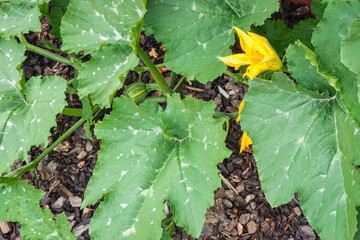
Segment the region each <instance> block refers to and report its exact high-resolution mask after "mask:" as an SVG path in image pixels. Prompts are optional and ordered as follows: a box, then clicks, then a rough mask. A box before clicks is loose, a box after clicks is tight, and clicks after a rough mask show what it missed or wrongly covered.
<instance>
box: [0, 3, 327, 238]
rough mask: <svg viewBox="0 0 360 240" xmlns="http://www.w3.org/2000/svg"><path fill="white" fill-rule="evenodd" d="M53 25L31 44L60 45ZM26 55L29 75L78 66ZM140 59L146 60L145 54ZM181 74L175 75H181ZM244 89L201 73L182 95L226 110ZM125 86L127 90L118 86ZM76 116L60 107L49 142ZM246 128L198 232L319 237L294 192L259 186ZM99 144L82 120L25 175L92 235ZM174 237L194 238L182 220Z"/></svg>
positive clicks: (289, 20) (301, 13) (293, 15)
mask: <svg viewBox="0 0 360 240" xmlns="http://www.w3.org/2000/svg"><path fill="white" fill-rule="evenodd" d="M308 17H310V13H309V9H308V8H307V7H304V6H301V5H293V4H292V3H290V2H289V1H281V8H280V11H279V12H278V13H275V14H273V16H272V18H273V19H282V20H283V21H284V22H285V23H286V24H287V25H288V26H290V27H292V26H293V25H294V24H296V23H297V22H298V21H300V20H302V19H306V18H308ZM50 28H51V26H50V24H49V22H48V21H47V20H46V19H45V18H42V32H41V33H30V34H28V35H26V37H27V39H28V41H29V42H30V43H32V44H36V45H41V39H46V40H48V41H49V42H51V43H53V44H54V45H55V47H57V48H60V46H61V41H60V40H58V39H55V38H54V37H53V36H51V35H50V34H49V31H50ZM140 44H141V45H142V47H143V49H144V50H145V51H146V52H147V53H149V55H150V57H151V58H152V60H153V61H154V62H155V63H156V64H158V63H161V62H162V61H163V57H164V53H165V49H164V48H162V46H161V43H159V42H156V40H155V39H154V37H152V36H150V37H146V36H144V35H143V36H142V37H141V40H140ZM239 50H240V46H239V45H238V43H236V44H235V46H234V48H233V51H235V52H236V51H239ZM26 56H27V59H26V60H25V61H24V63H23V65H22V69H23V70H24V73H25V77H26V79H29V78H30V77H32V76H49V75H57V76H61V77H63V78H65V79H67V80H70V79H72V78H73V77H74V74H75V70H74V69H73V68H72V67H69V66H67V65H65V64H62V63H58V62H54V61H52V60H50V59H47V58H46V57H42V56H40V55H37V54H35V53H31V52H27V53H26ZM140 66H143V64H142V63H141V62H140ZM160 70H161V71H162V74H163V75H164V77H165V79H166V80H168V79H169V77H170V73H171V72H170V70H168V69H167V68H162V69H160ZM138 77H139V76H138V74H137V73H135V72H130V73H129V75H128V77H127V79H126V82H125V84H124V88H126V86H127V85H128V84H130V83H131V82H133V81H135V80H136V79H137V78H138ZM180 77H181V76H176V80H175V83H176V82H177V81H179V79H180ZM141 78H142V80H143V81H145V82H153V79H152V76H151V75H150V73H149V72H145V73H143V74H142V76H141ZM220 89H221V90H220ZM246 91H247V86H245V85H243V84H241V83H234V82H233V81H232V78H230V77H228V76H226V75H223V76H221V77H219V78H217V79H215V80H214V81H212V82H209V83H207V84H205V85H204V84H200V83H198V82H196V81H195V82H193V83H192V84H191V85H189V83H188V82H187V81H184V82H183V83H182V84H181V85H180V87H179V89H178V92H180V93H181V95H182V96H183V97H185V96H187V95H192V96H193V97H194V98H197V99H202V100H204V101H210V100H213V101H214V102H215V104H216V105H217V107H216V110H218V111H222V112H237V111H238V106H239V104H240V102H241V101H242V99H243V98H244V95H245V93H246ZM121 92H122V90H121V91H119V94H120V93H121ZM223 92H226V93H227V94H224V93H223ZM67 101H68V104H69V105H68V107H72V108H80V107H81V102H80V101H79V100H78V98H77V97H76V96H75V95H68V96H67ZM104 113H105V111H104ZM104 113H103V114H102V116H103V115H104ZM100 115H101V114H100ZM100 117H101V116H100ZM77 120H78V118H76V117H69V116H65V115H61V114H59V115H58V116H57V126H56V127H54V128H53V129H51V133H52V135H51V137H50V138H49V141H50V143H49V145H50V144H51V143H52V142H53V141H55V140H56V139H57V138H58V137H59V136H60V135H61V134H63V133H64V132H65V131H66V130H67V129H68V128H70V127H71V126H72V125H73V124H74V123H75V122H76V121H77ZM241 136H242V131H241V127H240V125H239V123H236V122H232V123H231V126H230V130H229V134H228V136H227V139H226V145H227V147H228V148H229V149H230V150H231V151H232V152H233V153H232V154H231V156H230V157H229V158H228V159H225V160H224V161H223V162H222V163H219V164H218V168H219V176H220V177H221V179H222V183H223V186H222V187H221V188H219V189H217V190H216V191H215V199H214V206H213V207H211V208H210V209H208V212H207V214H206V222H205V225H204V228H203V232H202V234H201V236H200V238H199V239H207V240H210V239H212V240H216V239H234V240H235V239H240V240H245V239H260V240H261V239H264V240H265V239H309V240H310V239H320V238H319V237H318V236H317V234H316V232H315V231H313V230H312V228H311V227H310V226H309V224H308V222H307V220H306V218H305V217H304V215H303V213H302V211H301V209H300V206H299V201H298V200H297V198H296V196H294V199H293V200H292V201H291V202H289V203H288V204H286V205H282V206H279V207H276V208H272V207H271V206H270V205H269V203H268V202H267V201H266V199H265V196H264V193H263V191H262V189H261V185H260V181H259V177H258V174H257V168H256V162H255V160H254V157H253V155H252V149H251V148H250V149H248V150H246V151H245V152H243V153H242V154H239V149H240V140H241ZM99 149H100V141H99V140H96V138H95V136H94V141H90V140H89V139H88V137H87V136H86V134H85V132H84V129H83V128H82V127H80V128H79V129H78V130H76V131H75V132H74V133H73V134H72V135H71V136H70V137H69V138H67V139H66V140H64V141H63V142H62V143H61V144H59V145H58V146H57V147H56V148H55V149H54V151H52V152H51V153H50V154H48V155H47V156H46V157H45V158H44V159H43V160H42V161H41V162H40V163H39V164H38V166H37V168H36V169H37V175H38V176H37V175H36V174H35V173H34V172H28V173H26V174H25V175H24V176H23V177H22V179H24V180H27V181H28V182H29V183H30V184H32V185H34V186H35V187H36V188H39V189H41V190H43V191H44V192H45V195H44V197H43V198H42V200H41V202H40V205H41V207H43V208H46V207H49V208H50V209H51V211H52V212H53V213H54V218H56V216H57V215H58V214H59V213H61V212H65V214H66V216H67V219H68V221H69V223H70V225H71V229H72V230H73V231H74V232H75V233H76V236H77V238H78V239H84V240H85V239H90V236H89V233H88V228H89V223H90V220H91V217H92V215H93V213H94V211H95V210H96V207H97V206H98V204H99V203H100V201H99V202H98V203H97V204H96V205H95V206H88V207H87V208H85V209H83V210H80V207H79V206H80V204H81V202H82V199H83V197H84V192H85V189H86V186H87V183H88V181H89V179H90V177H91V175H92V171H93V169H94V167H95V164H96V160H97V152H98V150H99ZM43 151H44V148H43V147H33V148H32V149H31V151H30V152H29V154H28V158H27V160H26V161H25V162H20V161H17V162H16V163H15V164H14V166H13V169H15V168H18V167H20V166H22V165H24V164H25V163H28V162H30V161H32V160H33V159H35V158H36V157H37V156H38V155H40V154H41V153H42V152H43ZM20 228H21V225H20V224H19V223H11V222H4V223H2V225H1V226H0V240H2V239H16V240H21V239H22V237H21V236H20V235H19V229H20ZM173 239H176V240H180V239H194V238H192V237H191V236H188V235H187V234H186V233H185V232H184V231H182V230H181V228H176V231H175V232H174V234H173Z"/></svg>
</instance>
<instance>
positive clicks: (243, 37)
mask: <svg viewBox="0 0 360 240" xmlns="http://www.w3.org/2000/svg"><path fill="white" fill-rule="evenodd" d="M233 28H234V29H235V30H236V32H237V34H238V35H239V40H240V45H241V48H242V50H243V51H244V52H245V53H246V55H251V54H250V53H251V52H253V51H254V41H253V40H252V38H251V37H250V36H249V35H247V34H246V33H245V32H244V31H243V30H241V29H240V28H237V27H233Z"/></svg>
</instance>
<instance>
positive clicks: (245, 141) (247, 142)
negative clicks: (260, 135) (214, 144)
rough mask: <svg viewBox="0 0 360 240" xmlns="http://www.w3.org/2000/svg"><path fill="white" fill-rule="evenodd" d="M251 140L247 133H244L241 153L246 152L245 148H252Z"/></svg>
mask: <svg viewBox="0 0 360 240" xmlns="http://www.w3.org/2000/svg"><path fill="white" fill-rule="evenodd" d="M252 143H253V142H252V140H251V138H249V137H248V135H247V134H246V132H243V135H242V139H241V145H240V152H242V151H244V149H245V148H247V147H248V146H250V144H252Z"/></svg>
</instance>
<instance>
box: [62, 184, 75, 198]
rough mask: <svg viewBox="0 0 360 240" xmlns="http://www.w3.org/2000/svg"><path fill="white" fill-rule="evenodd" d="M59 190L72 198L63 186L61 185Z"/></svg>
mask: <svg viewBox="0 0 360 240" xmlns="http://www.w3.org/2000/svg"><path fill="white" fill-rule="evenodd" d="M59 188H60V190H61V191H62V192H63V193H65V194H66V196H68V197H71V196H73V194H72V193H71V192H70V191H69V189H67V188H66V187H65V186H64V185H61V186H60V187H59Z"/></svg>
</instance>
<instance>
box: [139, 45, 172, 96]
mask: <svg viewBox="0 0 360 240" xmlns="http://www.w3.org/2000/svg"><path fill="white" fill-rule="evenodd" d="M136 51H137V53H138V54H139V56H140V58H141V59H142V60H143V62H144V63H145V65H146V66H147V67H148V69H149V71H150V72H151V74H152V76H153V77H154V79H155V81H156V83H157V84H158V85H159V87H160V88H161V90H162V92H163V93H164V94H165V96H166V97H169V96H171V94H172V91H171V89H170V88H169V86H168V85H167V84H166V82H165V80H164V78H163V76H162V75H161V73H160V72H159V70H158V69H157V68H156V66H155V64H154V63H153V62H152V61H151V60H150V58H149V57H148V55H147V54H146V53H145V52H144V50H142V49H141V47H140V46H139V45H137V46H136Z"/></svg>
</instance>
